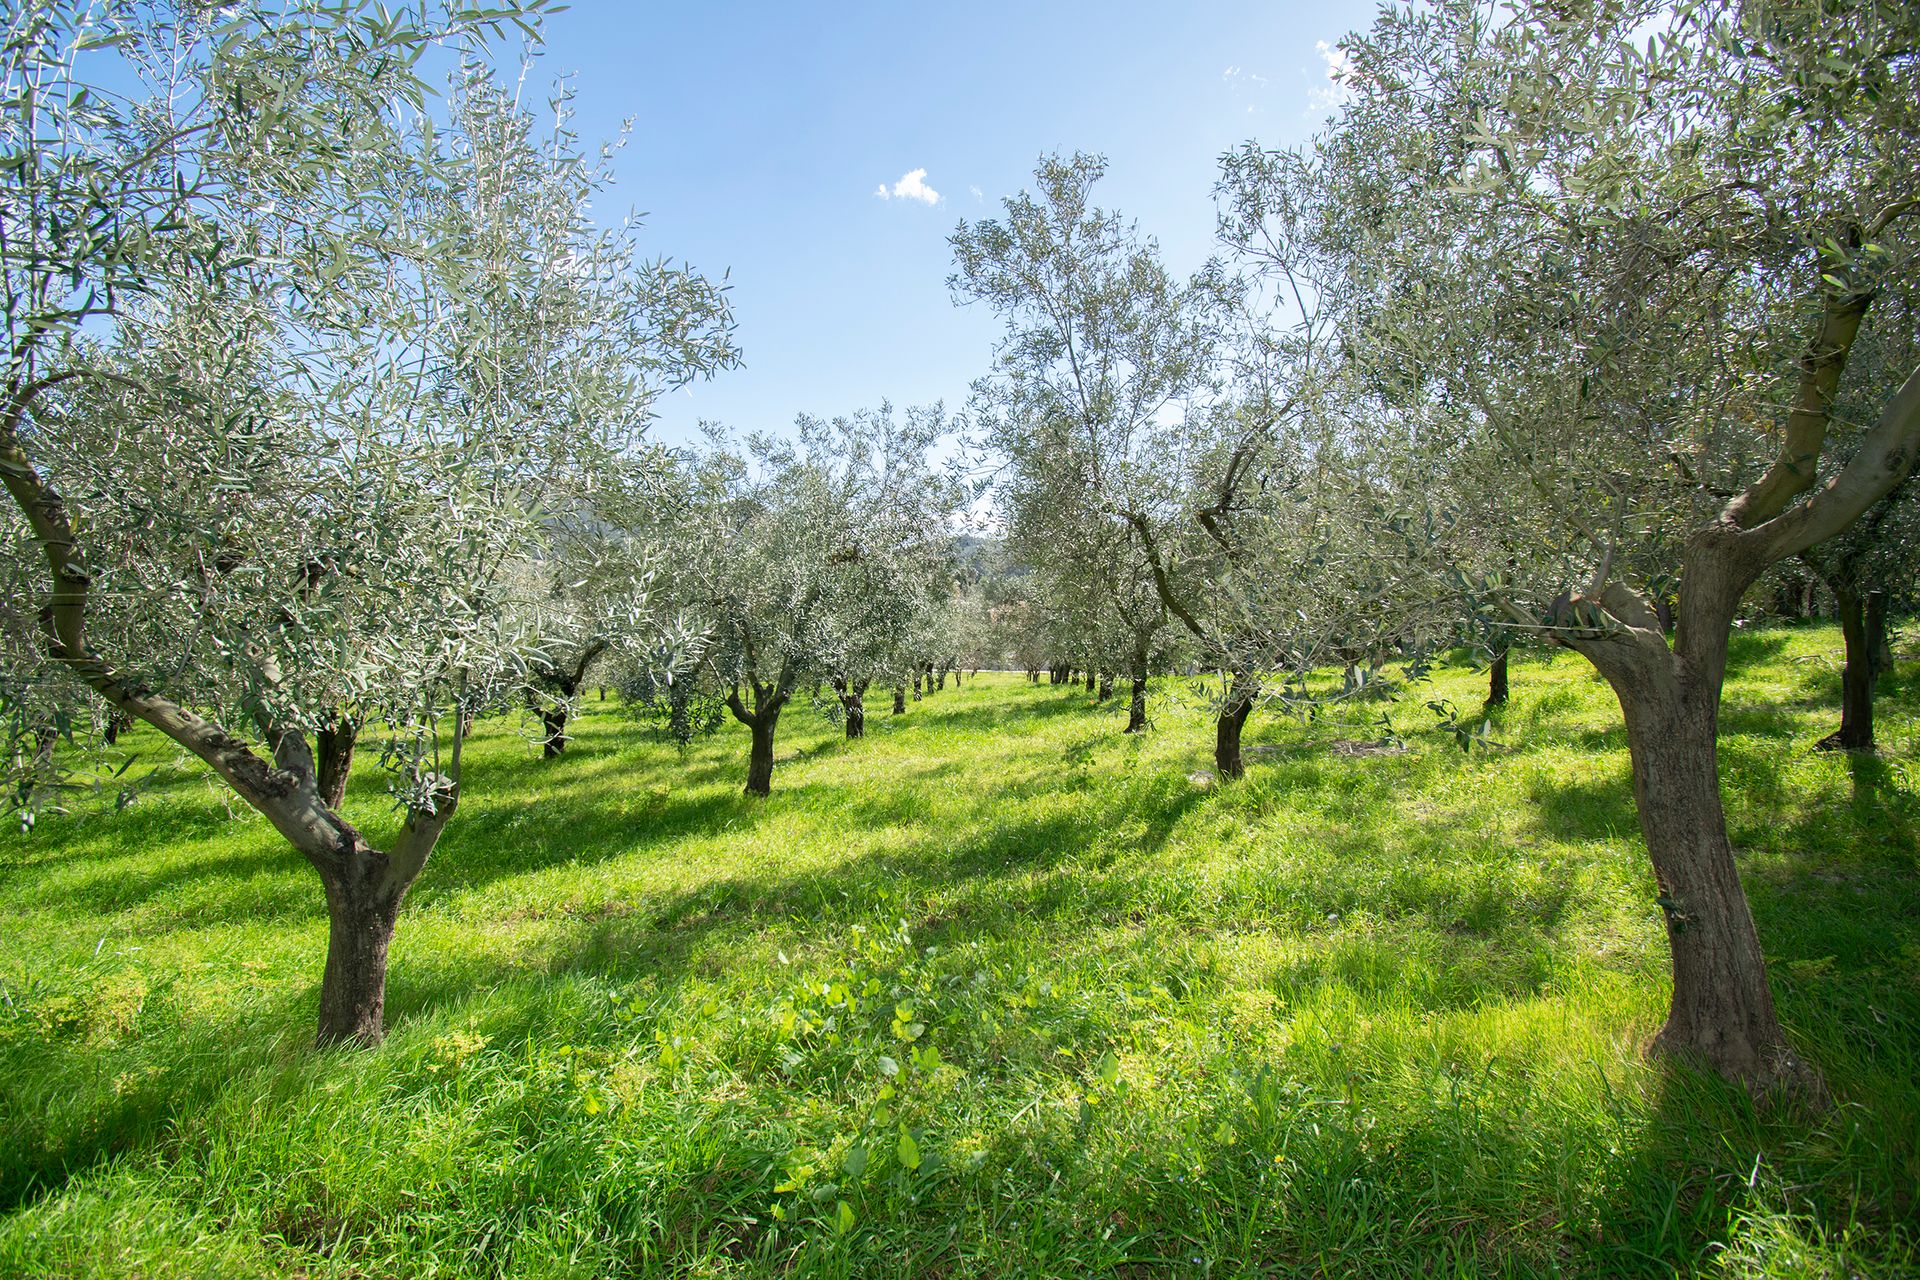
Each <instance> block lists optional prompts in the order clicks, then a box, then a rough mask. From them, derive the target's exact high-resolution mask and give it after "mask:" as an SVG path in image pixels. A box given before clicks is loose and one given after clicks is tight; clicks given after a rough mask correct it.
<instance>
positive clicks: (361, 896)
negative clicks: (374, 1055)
mask: <svg viewBox="0 0 1920 1280" xmlns="http://www.w3.org/2000/svg"><path fill="white" fill-rule="evenodd" d="M355 861H356V862H357V863H359V865H357V866H355V867H354V868H353V870H351V871H349V872H347V873H344V874H337V873H323V876H322V878H323V879H324V880H325V882H326V887H327V967H326V973H325V975H324V976H323V977H322V978H321V980H320V1024H319V1030H318V1032H317V1034H316V1035H315V1043H316V1044H317V1045H318V1046H319V1047H320V1048H322V1049H326V1048H331V1047H334V1046H356V1045H375V1044H378V1043H380V1040H381V1037H382V1036H384V1035H385V1034H386V1023H385V1016H386V1004H387V948H388V946H389V945H390V944H391V943H392V942H393V923H394V919H395V918H396V917H397V916H398V915H399V911H400V899H401V897H402V896H403V895H404V890H403V891H401V892H400V893H395V892H392V891H391V890H389V889H384V888H382V887H381V883H380V881H381V876H380V875H379V874H378V873H377V871H376V870H375V868H374V867H372V866H369V865H367V864H366V863H365V862H363V861H361V860H359V859H356V860H355Z"/></svg>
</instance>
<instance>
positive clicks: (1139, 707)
mask: <svg viewBox="0 0 1920 1280" xmlns="http://www.w3.org/2000/svg"><path fill="white" fill-rule="evenodd" d="M1146 727H1147V678H1146V677H1145V676H1143V675H1135V676H1134V677H1133V700H1132V701H1131V702H1129V703H1128V704H1127V727H1126V729H1125V730H1123V732H1126V733H1140V732H1143V731H1144V730H1145V729H1146Z"/></svg>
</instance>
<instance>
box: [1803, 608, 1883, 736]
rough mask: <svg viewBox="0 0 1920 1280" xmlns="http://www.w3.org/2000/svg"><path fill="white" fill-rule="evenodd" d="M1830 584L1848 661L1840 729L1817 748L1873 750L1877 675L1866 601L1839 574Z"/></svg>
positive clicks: (1842, 684)
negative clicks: (1869, 632)
mask: <svg viewBox="0 0 1920 1280" xmlns="http://www.w3.org/2000/svg"><path fill="white" fill-rule="evenodd" d="M1829 585H1830V586H1831V587H1832V588H1833V599H1834V604H1835V606H1836V607H1837V608H1838V609H1839V611H1840V635H1841V637H1842V639H1843V640H1844V641H1845V642H1846V647H1847V660H1846V665H1845V666H1844V667H1843V668H1841V671H1840V727H1839V728H1838V729H1836V730H1834V731H1833V732H1832V733H1830V734H1828V735H1827V736H1826V737H1824V738H1822V739H1820V741H1819V742H1818V743H1817V744H1815V745H1816V746H1817V747H1818V748H1819V749H1820V750H1822V751H1871V750H1873V681H1874V675H1875V672H1874V669H1873V668H1874V662H1873V642H1872V639H1871V637H1870V636H1869V635H1868V633H1867V618H1866V606H1865V602H1864V601H1863V600H1862V599H1861V596H1860V593H1859V592H1858V591H1857V590H1855V589H1854V588H1853V586H1852V584H1850V583H1848V582H1846V581H1845V580H1844V579H1843V578H1842V577H1841V576H1840V575H1838V574H1836V575H1834V576H1833V578H1832V580H1831V581H1830V583H1829Z"/></svg>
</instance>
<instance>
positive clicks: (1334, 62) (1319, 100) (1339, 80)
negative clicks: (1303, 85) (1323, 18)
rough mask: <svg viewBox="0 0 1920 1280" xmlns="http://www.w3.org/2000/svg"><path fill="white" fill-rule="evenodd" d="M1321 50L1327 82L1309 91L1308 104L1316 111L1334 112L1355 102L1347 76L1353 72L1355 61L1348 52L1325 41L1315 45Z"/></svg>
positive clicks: (1321, 59)
mask: <svg viewBox="0 0 1920 1280" xmlns="http://www.w3.org/2000/svg"><path fill="white" fill-rule="evenodd" d="M1314 48H1315V49H1317V50H1319V53H1320V61H1321V62H1323V63H1325V64H1326V68H1327V71H1326V75H1327V82H1326V84H1324V85H1320V86H1316V87H1315V88H1312V89H1309V90H1307V102H1308V103H1309V104H1310V105H1311V106H1312V107H1313V109H1314V110H1316V111H1333V110H1337V109H1338V108H1340V107H1344V106H1346V105H1347V104H1348V103H1349V102H1351V101H1353V90H1352V89H1350V88H1348V87H1347V82H1346V81H1347V76H1348V75H1349V74H1350V73H1351V72H1352V71H1353V59H1352V58H1350V57H1348V56H1347V51H1346V50H1345V49H1342V48H1340V47H1339V46H1337V45H1331V44H1328V43H1327V42H1326V41H1325V40H1321V41H1318V42H1316V43H1315V45H1314Z"/></svg>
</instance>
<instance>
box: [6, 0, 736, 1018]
mask: <svg viewBox="0 0 1920 1280" xmlns="http://www.w3.org/2000/svg"><path fill="white" fill-rule="evenodd" d="M536 7H537V6H536ZM525 12H526V11H525V10H524V9H523V10H521V11H519V13H517V14H515V13H508V12H507V11H504V10H494V11H484V12H483V11H477V10H476V11H472V12H468V11H465V10H462V9H458V8H455V9H451V10H447V11H443V12H441V13H440V14H439V15H438V16H437V17H433V18H432V20H431V21H429V20H428V19H427V18H423V17H421V16H420V15H418V14H413V15H401V16H394V15H391V14H389V13H387V12H386V11H384V10H382V9H380V8H379V7H377V6H367V7H364V8H363V7H360V6H354V5H340V4H333V3H324V4H323V3H318V2H317V0H316V2H314V3H304V2H300V3H292V4H283V5H276V6H270V7H269V6H258V7H256V6H249V5H235V6H227V7H224V8H222V9H221V10H218V11H212V10H208V11H204V12H200V13H195V12H188V13H185V14H182V15H180V16H178V17H169V16H166V15H162V14H156V13H155V12H154V11H153V10H151V9H149V8H148V7H147V6H140V5H133V4H124V5H121V4H93V5H88V6H78V5H70V4H66V3H62V2H60V0H41V2H39V3H32V4H29V5H27V6H26V7H25V8H24V9H23V10H20V11H18V12H17V13H16V14H15V15H13V16H12V17H10V18H9V22H10V23H11V24H13V25H12V26H11V27H10V29H9V33H8V34H9V39H8V41H7V43H6V46H5V55H4V56H5V57H6V59H7V63H6V66H7V84H8V94H9V98H10V99H11V100H12V101H13V102H14V103H15V104H18V105H21V106H22V107H23V112H22V113H21V114H20V115H18V116H16V115H15V114H14V113H13V112H9V113H8V114H7V116H6V121H7V123H6V124H5V125H4V126H0V127H4V128H5V129H6V131H7V132H6V141H7V145H8V147H9V149H10V150H11V151H12V152H13V153H14V155H15V157H16V159H17V161H18V163H16V164H14V165H12V166H10V167H9V168H8V169H7V171H6V174H5V176H4V177H0V182H4V183H5V184H7V186H6V203H5V207H4V212H3V213H0V216H3V217H4V218H5V231H6V235H5V242H4V251H5V264H4V265H5V270H6V276H7V290H6V298H7V313H6V317H7V340H8V352H9V365H8V370H7V374H6V383H5V393H6V395H5V401H4V404H3V405H0V478H4V481H5V485H6V488H7V491H8V493H9V495H10V496H11V498H12V499H13V504H14V512H15V514H14V515H13V516H12V517H10V521H11V523H10V525H9V528H8V529H7V534H8V536H9V538H10V540H17V541H22V542H26V543H29V544H31V545H32V546H33V547H34V548H36V551H37V558H38V560H39V563H40V565H41V566H42V567H41V569H40V573H41V574H44V577H38V580H37V581H34V582H32V583H30V584H29V585H30V589H31V591H32V593H33V596H34V597H37V598H38V599H40V600H42V601H43V602H44V603H43V604H42V606H41V607H40V609H39V618H40V621H41V625H42V640H43V644H44V646H45V654H46V656H47V659H48V660H49V661H50V662H51V663H52V664H53V665H55V666H56V667H57V668H59V669H60V670H61V671H63V672H64V673H65V675H66V677H67V678H68V680H69V682H70V687H71V689H72V690H73V691H74V695H75V696H76V697H78V696H82V695H81V691H82V690H84V691H85V696H91V697H95V698H98V699H100V700H102V701H104V702H105V703H106V704H107V705H108V706H109V707H111V708H112V709H113V710H114V711H116V712H119V713H122V714H124V715H126V716H128V717H131V718H133V719H136V720H140V721H143V722H145V723H146V724H148V725H150V726H152V727H153V728H154V729H156V730H158V731H159V732H160V733H161V734H163V735H165V736H166V737H167V738H169V739H170V740H172V741H173V742H174V743H175V744H177V745H178V746H179V747H181V748H182V749H183V750H185V751H186V752H188V753H190V754H191V755H193V756H195V757H197V758H198V759H200V760H201V761H202V762H204V763H205V764H206V765H207V766H208V767H209V768H211V769H212V770H213V771H214V772H215V773H216V774H217V775H218V776H219V777H220V778H221V779H222V780H223V781H224V782H225V783H226V784H227V785H228V786H230V787H231V788H232V789H233V791H234V792H235V793H236V794H237V795H238V796H239V797H240V798H241V799H242V800H243V801H244V802H245V803H246V804H248V805H249V806H250V807H252V808H253V809H254V810H256V811H257V812H259V813H260V814H261V815H262V816H263V817H265V818H266V819H267V821H268V822H269V823H270V824H271V825H272V826H273V827H274V828H275V830H277V831H278V832H279V833H280V834H281V835H282V836H284V837H285V838H286V839H287V840H288V842H289V843H290V844H291V845H293V847H294V848H295V849H296V850H297V851H298V852H299V853H300V854H301V855H302V856H304V857H305V858H306V859H307V860H308V862H309V863H310V864H311V865H313V867H314V868H315V870H316V871H317V872H318V874H319V876H320V879H321V881H322V884H323V886H324V888H325V891H326V897H327V903H328V915H329V922H330V929H329V940H328V954H327V961H326V966H325V972H324V976H323V979H322V984H321V992H320V1011H319V1025H318V1040H319V1041H320V1043H321V1044H323V1045H325V1044H336V1043H367V1042H372V1041H376V1040H378V1039H379V1038H380V1037H381V1035H382V1033H383V1029H384V1016H383V1015H384V996H385V976H386V956H387V949H388V945H389V942H390V939H391V937H392V933H393V928H394V924H395V920H396V917H397V913H398V910H399V907H400V905H401V902H402V900H403V898H404V897H405V895H406V893H407V890H408V889H409V888H410V886H411V885H412V883H413V881H414V880H415V878H416V877H417V876H418V875H419V873H420V871H421V870H422V868H423V867H424V866H425V863H426V861H427V859H428V856H429V855H430V854H431V852H432V851H433V848H434V846H435V844H436V843H437V841H438V839H439V836H440V834H441V832H442V830H443V829H444V828H445V826H446V824H447V823H448V821H449V820H450V819H451V818H452V816H453V814H454V811H455V809H456V807H457V805H458V803H459V798H460V779H461V768H460V764H461V756H462V751H463V747H464V740H465V734H466V726H467V723H468V715H467V714H466V713H468V712H469V711H470V710H471V709H472V708H473V707H474V706H475V705H477V704H479V703H482V702H486V701H489V700H498V699H499V698H501V697H502V696H503V694H504V691H505V690H507V689H509V688H513V687H517V686H519V685H520V684H522V683H523V682H524V679H525V675H526V669H527V664H528V661H529V658H530V657H531V656H533V655H534V654H537V653H538V652H539V645H540V643H541V637H539V636H538V635H535V634H533V633H532V632H530V631H529V630H528V629H527V627H526V626H525V625H524V619H525V618H526V617H527V616H528V614H529V610H528V608H527V607H525V606H526V605H528V604H529V603H530V602H528V601H525V600H522V599H521V598H520V597H519V584H520V583H522V582H523V581H525V575H523V574H519V573H516V572H515V571H514V568H515V566H516V565H520V564H523V563H525V562H526V561H527V560H528V559H530V558H531V557H532V556H533V555H534V553H535V552H536V551H537V549H538V547H539V545H540V535H541V533H542V522H541V512H542V506H543V500H544V498H545V495H546V494H547V492H548V486H549V483H550V482H551V481H552V480H553V479H554V478H555V477H557V476H560V475H566V474H572V473H574V471H575V470H576V468H575V465H574V464H575V463H576V462H577V461H578V460H580V459H581V458H583V457H584V456H586V455H588V454H590V453H595V452H598V451H601V450H606V451H610V452H612V453H615V454H617V453H620V452H621V451H622V449H623V447H624V446H622V445H621V444H620V443H619V442H620V441H621V440H623V439H627V438H630V437H631V434H632V432H634V431H635V430H637V429H638V427H639V426H640V425H641V424H640V423H638V422H634V421H625V422H605V421H601V420H598V419H597V418H595V419H589V420H581V419H579V418H577V417H575V416H572V415H569V414H568V413H566V412H564V411H556V412H555V413H554V414H553V415H551V416H546V415H543V414H542V413H541V412H540V410H539V405H540V403H541V397H542V395H543V391H542V388H541V385H540V379H541V378H542V377H546V376H550V375H548V374H547V373H546V371H545V370H544V369H543V368H542V367H540V365H539V364H538V363H537V362H538V361H539V360H542V359H545V358H546V357H547V356H548V355H549V354H550V353H549V352H548V351H546V350H544V349H543V348H541V347H539V346H538V345H537V344H533V345H531V346H530V344H529V337H530V335H540V334H544V333H545V332H546V329H545V327H544V322H540V321H538V320H537V319H535V318H534V314H533V313H534V312H536V311H537V310H538V308H535V307H528V306H524V305H523V304H525V303H526V301H527V300H528V299H530V298H532V297H535V296H542V295H545V294H546V291H547V289H548V286H549V285H550V284H551V283H552V282H553V280H554V278H555V276H556V273H558V274H561V275H565V276H568V277H569V278H574V277H581V278H584V277H591V276H593V275H594V274H595V273H606V274H609V275H614V274H618V273H620V272H622V271H625V270H628V269H629V264H627V263H625V262H623V261H622V260H621V259H619V258H618V256H617V255H611V256H610V255H607V254H603V253H602V252H600V250H599V249H598V248H596V246H595V244H594V243H593V240H592V237H591V235H589V234H588V231H587V228H588V224H587V223H586V222H585V220H584V217H583V201H584V198H585V195H586V193H587V192H588V191H590V190H591V189H592V188H593V186H594V181H593V180H590V179H583V177H582V175H583V174H584V173H586V172H587V171H586V170H584V169H583V167H582V166H581V164H580V163H579V161H578V159H577V155H576V154H575V152H574V151H573V149H572V147H571V145H570V139H566V138H564V137H561V138H558V139H556V140H555V141H554V143H553V145H551V146H550V147H549V148H548V149H546V150H544V151H541V152H539V153H538V154H537V155H535V154H533V153H532V149H531V148H530V147H529V146H528V140H527V134H526V132H525V130H524V129H523V128H522V127H521V126H520V125H518V124H514V123H512V121H511V119H510V117H512V116H513V115H514V113H513V112H512V111H511V110H510V109H509V108H508V107H507V105H506V104H507V102H508V100H507V99H506V98H505V97H503V96H501V95H499V94H497V93H494V92H492V91H491V90H490V89H489V88H488V86H487V85H486V78H485V75H484V73H482V72H480V71H479V70H478V69H477V67H478V65H479V64H478V63H473V64H470V65H468V66H467V68H466V69H465V72H464V74H463V76H462V79H461V81H460V82H459V84H458V86H457V89H456V94H455V101H454V104H453V106H452V107H451V109H450V110H449V113H448V115H447V116H446V117H445V118H443V119H439V120H434V119H433V118H432V117H431V116H430V115H429V114H428V112H427V95H426V91H425V86H424V85H423V84H422V82H421V80H420V78H419V76H418V74H417V72H416V70H415V68H416V67H417V66H418V63H419V60H420V58H421V57H423V56H424V55H425V53H426V51H427V50H429V49H430V48H433V47H435V45H436V42H445V41H446V40H448V39H450V38H463V39H470V38H472V37H473V36H475V35H476V34H478V33H479V29H480V28H482V27H493V26H498V24H499V21H500V20H501V18H502V16H503V15H504V16H507V17H515V18H518V19H519V20H521V21H523V22H524V21H525ZM102 48H104V49H109V50H112V51H114V52H113V55H112V56H115V57H117V58H119V59H120V60H121V61H120V63H119V65H118V67H117V70H116V72H115V74H116V75H118V76H119V77H121V81H120V82H117V83H116V89H115V90H114V91H112V92H107V91H100V90H96V88H95V86H93V85H91V84H90V83H88V82H87V81H86V80H85V79H83V78H82V77H81V75H80V73H79V68H81V67H85V66H90V65H93V62H94V60H95V59H97V58H98V57H100V56H103V55H102V54H101V53H100V52H99V50H100V49H102ZM89 50H93V52H89ZM126 80H131V81H133V82H136V83H138V84H140V85H141V86H143V88H144V89H145V91H146V92H147V96H145V97H141V98H131V99H130V98H127V97H125V96H124V93H123V90H122V88H121V87H120V83H121V82H124V81H126ZM527 181H537V182H538V187H537V189H534V190H529V189H526V188H525V187H524V186H523V185H522V184H523V183H524V182H527ZM530 209H532V210H538V211H540V217H539V218H536V219H534V220H533V221H531V222H530V221H528V219H527V218H526V216H525V215H526V214H527V212H528V210H530ZM541 218H544V219H546V220H545V221H541V220H540V219H541ZM556 222H558V223H559V224H561V225H564V226H566V227H568V228H570V231H569V232H567V233H564V234H561V235H560V236H559V237H558V238H557V239H552V238H549V236H548V233H549V232H551V231H553V230H554V227H555V223H556ZM681 285H682V286H683V287H685V288H686V289H687V290H688V295H687V299H686V300H685V303H684V304H683V303H671V304H668V303H663V304H661V305H658V306H656V307H655V308H654V309H653V310H651V311H650V312H649V313H648V314H651V315H653V316H654V317H656V318H658V319H669V318H670V317H672V316H674V315H677V314H683V313H687V314H692V315H694V316H696V317H697V316H701V315H712V314H715V312H714V310H713V307H714V304H713V303H712V301H711V299H712V290H711V287H710V286H707V285H705V284H704V282H700V281H698V280H697V279H696V278H691V277H688V278H685V279H683V280H682V281H681ZM687 304H690V307H691V310H690V311H689V306H688V305H687ZM705 324H706V322H704V321H698V320H696V322H695V324H694V325H693V326H692V328H693V330H694V331H695V332H700V331H703V329H704V327H705ZM666 332H667V333H668V334H669V335H670V340H669V341H668V342H666V343H663V344H656V345H655V347H654V348H651V349H652V350H658V351H661V352H663V354H664V358H665V359H666V360H668V361H677V360H688V359H691V360H693V361H694V362H695V363H696V367H697V361H698V360H699V359H700V358H701V357H700V356H699V355H698V354H697V351H698V348H697V347H695V348H692V350H693V351H694V352H695V354H691V355H689V354H688V352H689V348H687V347H686V346H685V344H684V339H683V337H682V336H679V335H675V334H674V331H673V330H672V329H671V328H668V329H667V330H666ZM603 350H604V349H603ZM643 350H648V348H643ZM586 376H592V375H586ZM36 576H37V575H36ZM343 708H345V709H348V710H350V712H351V714H352V717H353V719H354V720H355V722H356V723H359V724H362V725H378V726H379V727H380V729H381V732H382V752H381V754H382V758H383V761H384V762H385V763H387V764H389V765H390V766H391V768H390V771H389V774H388V786H389V790H390V791H391V793H392V795H393V798H394V801H395V804H396V806H397V808H398V810H399V814H400V820H399V825H398V829H397V831H396V832H395V833H394V834H393V836H392V837H391V838H390V839H386V840H382V841H375V840H374V839H372V838H370V837H369V836H368V835H367V834H366V833H364V832H363V831H362V830H361V828H360V827H359V826H357V825H356V824H355V823H354V822H352V821H349V820H348V819H347V818H346V817H345V816H344V815H343V814H342V813H341V812H340V811H339V808H338V807H337V805H335V804H333V803H331V801H332V800H333V798H334V797H333V796H331V795H329V794H326V793H324V792H323V789H322V786H321V770H320V769H319V767H318V765H317V762H316V759H315V754H314V750H313V748H312V747H311V746H309V744H308V741H307V735H308V734H309V733H321V732H324V731H325V730H327V729H328V728H329V727H330V726H334V725H337V723H338V720H337V717H338V716H339V715H340V713H341V711H342V709H343Z"/></svg>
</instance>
